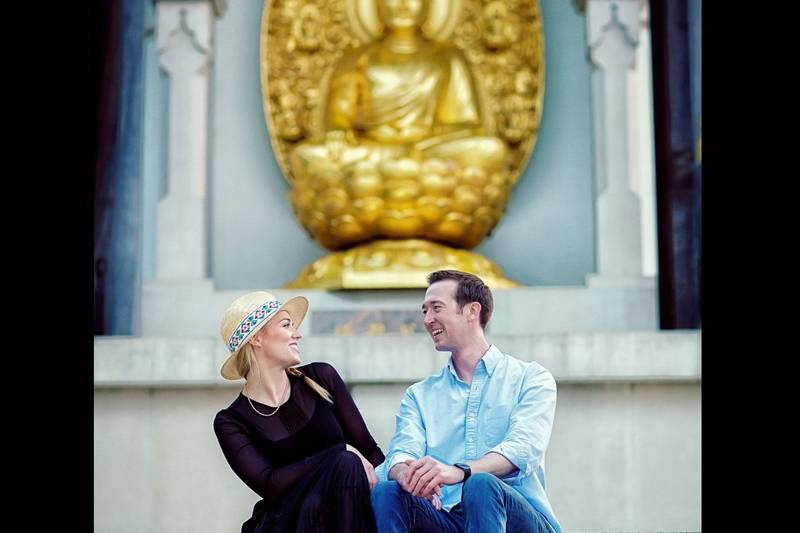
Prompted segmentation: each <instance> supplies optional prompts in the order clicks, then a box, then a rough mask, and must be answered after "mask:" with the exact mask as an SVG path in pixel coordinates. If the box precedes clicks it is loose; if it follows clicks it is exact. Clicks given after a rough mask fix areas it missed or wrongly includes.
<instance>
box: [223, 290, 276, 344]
mask: <svg viewBox="0 0 800 533" xmlns="http://www.w3.org/2000/svg"><path fill="white" fill-rule="evenodd" d="M280 306H281V302H279V301H278V300H269V301H268V302H266V303H264V304H261V305H259V306H258V307H256V308H255V310H254V311H253V312H251V313H250V314H249V315H247V316H246V317H244V320H242V321H241V322H239V325H238V326H237V327H236V329H234V330H233V333H232V334H231V338H230V340H228V350H230V351H231V353H233V352H235V351H236V349H237V348H239V345H240V344H241V343H242V341H243V340H244V339H245V338H246V337H247V335H248V334H250V333H251V332H252V331H253V330H254V329H255V328H257V327H258V326H259V325H260V324H261V323H262V322H264V321H265V320H267V319H268V318H269V317H271V316H272V315H274V314H275V311H277V310H278V309H279V308H280Z"/></svg>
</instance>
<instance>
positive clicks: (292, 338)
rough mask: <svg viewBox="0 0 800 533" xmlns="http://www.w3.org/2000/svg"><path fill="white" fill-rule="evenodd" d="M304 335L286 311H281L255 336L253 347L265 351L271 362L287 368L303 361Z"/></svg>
mask: <svg viewBox="0 0 800 533" xmlns="http://www.w3.org/2000/svg"><path fill="white" fill-rule="evenodd" d="M302 337H303V336H302V335H300V332H299V331H297V329H296V328H295V327H294V324H293V323H292V318H291V317H290V316H289V313H287V312H286V311H280V312H279V313H278V314H277V315H275V316H274V317H272V318H271V319H270V320H269V322H268V323H267V324H266V325H265V326H264V327H263V328H261V330H259V332H258V333H256V334H255V335H254V336H253V339H252V341H251V342H252V343H253V347H254V348H255V349H256V350H258V351H261V352H263V353H264V354H265V355H266V357H267V358H268V359H269V362H270V363H273V364H275V365H277V366H285V367H286V368H288V367H290V366H293V365H296V364H298V363H301V362H302V361H301V359H300V339H301V338H302Z"/></svg>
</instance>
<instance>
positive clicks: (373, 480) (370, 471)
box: [346, 444, 378, 490]
mask: <svg viewBox="0 0 800 533" xmlns="http://www.w3.org/2000/svg"><path fill="white" fill-rule="evenodd" d="M346 447H347V451H348V452H353V453H354V454H356V455H357V456H358V458H359V459H361V465H362V466H363V467H364V472H365V473H366V474H367V481H368V482H369V490H372V489H373V488H375V485H377V484H378V476H377V475H375V467H373V466H372V463H370V462H369V461H367V460H366V459H365V458H364V456H363V455H361V452H359V451H358V450H357V449H356V448H354V447H353V446H350V445H349V444H347V445H346Z"/></svg>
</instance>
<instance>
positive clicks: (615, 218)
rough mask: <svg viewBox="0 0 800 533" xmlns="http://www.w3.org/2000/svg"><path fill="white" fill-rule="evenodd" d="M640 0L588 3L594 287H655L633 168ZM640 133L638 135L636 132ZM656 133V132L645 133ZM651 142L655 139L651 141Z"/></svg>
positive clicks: (591, 281) (590, 280) (591, 282)
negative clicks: (646, 270)
mask: <svg viewBox="0 0 800 533" xmlns="http://www.w3.org/2000/svg"><path fill="white" fill-rule="evenodd" d="M639 12H640V1H639V0H588V2H587V6H586V25H587V37H588V41H589V57H590V59H591V61H592V65H593V67H594V70H593V72H592V108H593V110H594V111H593V112H594V157H595V173H596V184H595V207H596V217H597V219H596V222H597V233H596V258H597V272H596V273H595V274H591V275H589V276H588V277H587V281H588V284H589V286H597V285H609V284H610V285H620V284H621V285H631V284H634V285H641V284H646V285H650V284H653V285H654V283H653V279H652V278H644V277H643V270H642V231H641V225H642V222H641V220H642V218H641V217H642V209H641V202H640V198H639V196H638V190H641V188H640V187H638V186H636V187H633V186H632V183H633V179H632V176H633V175H632V172H633V170H634V169H632V168H631V165H630V161H631V150H635V149H636V148H635V146H631V142H630V139H631V133H632V132H631V131H630V130H629V128H630V127H631V126H632V125H634V127H635V121H632V120H631V113H632V109H631V106H632V102H633V101H634V99H633V98H631V94H630V79H629V78H630V76H629V73H630V72H631V69H632V68H633V67H634V65H635V58H636V47H637V45H638V44H639V43H638V41H637V39H638V35H639V24H640V22H639V19H640V15H639ZM634 133H635V132H634ZM641 133H642V134H645V135H648V136H649V135H650V132H641ZM648 138H649V137H648Z"/></svg>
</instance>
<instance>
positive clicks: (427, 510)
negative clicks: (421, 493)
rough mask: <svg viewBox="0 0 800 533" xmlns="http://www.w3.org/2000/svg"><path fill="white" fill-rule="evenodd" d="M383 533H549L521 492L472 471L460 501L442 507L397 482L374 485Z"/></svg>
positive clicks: (377, 518)
mask: <svg viewBox="0 0 800 533" xmlns="http://www.w3.org/2000/svg"><path fill="white" fill-rule="evenodd" d="M372 510H373V512H374V513H375V521H376V522H377V525H378V533H406V532H409V533H411V532H413V533H428V532H445V533H461V532H462V531H463V532H465V533H489V532H493V531H501V532H505V531H513V532H514V533H517V532H519V533H526V532H530V533H547V532H548V531H549V530H548V529H547V524H546V523H545V520H544V518H543V517H542V515H540V514H539V513H538V512H537V511H536V510H535V509H534V508H533V506H532V505H531V504H530V503H528V501H527V500H526V499H525V498H523V497H522V495H521V494H520V493H519V492H517V491H516V490H514V489H513V488H511V487H510V486H509V485H507V484H506V483H503V482H502V481H500V479H498V478H497V477H496V476H493V475H492V474H487V473H483V472H481V473H477V474H472V476H470V478H469V479H468V480H467V482H466V483H465V484H464V486H463V487H462V491H461V503H459V504H457V505H456V506H455V507H453V508H452V509H451V510H450V512H447V511H445V510H441V511H437V510H436V509H434V507H433V504H431V502H430V501H429V500H426V499H425V498H420V497H418V496H412V495H411V494H409V493H407V492H406V491H404V490H403V489H402V488H400V485H399V484H398V483H397V482H396V481H381V482H380V483H378V484H377V485H376V486H375V488H374V489H372Z"/></svg>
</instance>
